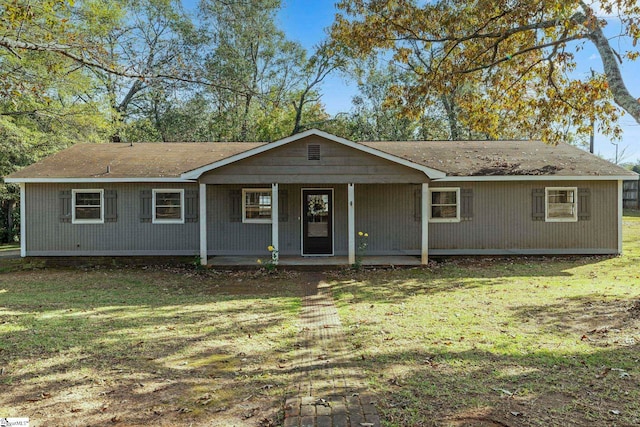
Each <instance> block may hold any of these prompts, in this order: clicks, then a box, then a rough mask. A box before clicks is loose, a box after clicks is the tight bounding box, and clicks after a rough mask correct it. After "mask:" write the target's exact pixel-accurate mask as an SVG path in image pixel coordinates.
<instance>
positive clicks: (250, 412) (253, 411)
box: [242, 408, 260, 420]
mask: <svg viewBox="0 0 640 427" xmlns="http://www.w3.org/2000/svg"><path fill="white" fill-rule="evenodd" d="M259 410H260V408H251V409H249V410H248V411H247V412H245V413H244V414H242V418H244V419H245V420H247V419H249V418H251V417H253V416H255V415H256V413H257V412H258V411H259Z"/></svg>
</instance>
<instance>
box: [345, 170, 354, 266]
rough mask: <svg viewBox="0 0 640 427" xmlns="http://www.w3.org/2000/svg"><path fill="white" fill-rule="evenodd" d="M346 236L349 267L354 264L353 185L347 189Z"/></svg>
mask: <svg viewBox="0 0 640 427" xmlns="http://www.w3.org/2000/svg"><path fill="white" fill-rule="evenodd" d="M347 200H348V202H347V203H348V208H347V213H348V215H347V236H349V240H348V242H349V265H353V264H355V263H356V207H355V189H354V186H353V183H350V184H349V185H348V187H347Z"/></svg>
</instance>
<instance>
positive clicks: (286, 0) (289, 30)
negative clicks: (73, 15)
mask: <svg viewBox="0 0 640 427" xmlns="http://www.w3.org/2000/svg"><path fill="white" fill-rule="evenodd" d="M194 2H195V1H194V0H185V1H184V3H185V4H188V3H194ZM282 3H283V8H282V10H281V11H280V13H279V14H278V23H279V26H280V28H281V29H282V30H283V31H284V32H285V33H286V34H287V36H288V38H289V39H291V40H295V41H297V42H299V43H300V44H301V45H302V46H304V47H305V48H306V49H307V50H308V51H309V52H311V51H312V50H313V47H314V46H315V45H316V44H317V43H319V42H320V41H321V40H323V39H324V38H326V37H327V28H328V27H329V26H330V25H331V23H332V22H333V19H334V16H335V13H336V9H335V1H334V0H282ZM615 30H616V22H615V21H610V24H609V26H608V29H607V33H610V34H612V35H613V34H614V33H615ZM612 45H613V46H614V48H616V49H619V50H621V51H624V50H626V49H631V48H632V47H631V46H630V44H629V43H626V44H625V43H624V41H623V40H619V39H612ZM577 55H578V65H579V68H578V69H577V70H576V73H577V75H588V74H589V73H590V72H591V71H590V70H591V69H594V70H595V71H601V70H602V65H601V62H600V58H599V56H598V55H597V51H596V50H595V48H594V47H592V45H591V44H589V43H587V44H585V48H584V50H582V51H580V52H579V53H578V54H577ZM622 73H623V76H624V77H625V82H626V84H627V87H628V88H629V90H630V92H631V93H632V94H634V95H635V96H637V97H639V98H640V79H639V78H638V77H637V76H639V75H640V62H636V63H632V64H624V65H623V67H622ZM321 92H322V95H323V96H322V102H323V103H324V105H325V108H326V110H327V112H328V113H329V114H332V115H333V114H336V113H339V112H346V111H349V109H350V108H351V98H352V97H353V96H354V95H355V94H356V85H355V84H354V83H353V82H349V81H347V79H346V78H345V77H344V76H340V75H332V76H329V77H328V78H327V79H326V80H325V82H324V84H323V86H322V88H321ZM620 123H621V125H622V127H623V129H624V134H623V137H622V140H620V141H613V142H615V143H616V144H618V151H619V153H622V152H623V151H624V157H623V158H622V161H625V162H628V161H630V162H636V163H637V162H640V125H638V123H636V121H635V120H634V119H632V118H631V117H630V116H629V115H626V117H623V118H622V119H621V121H620ZM611 142H612V141H611V140H610V139H608V138H606V137H604V136H603V135H600V134H597V133H596V136H595V152H596V154H600V155H601V156H603V157H605V158H607V159H610V160H613V159H614V157H615V151H616V146H615V145H614V144H612V143H611ZM619 155H620V154H619Z"/></svg>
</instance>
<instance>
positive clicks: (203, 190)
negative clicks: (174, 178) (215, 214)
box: [199, 184, 207, 265]
mask: <svg viewBox="0 0 640 427" xmlns="http://www.w3.org/2000/svg"><path fill="white" fill-rule="evenodd" d="M199 197H200V264H202V265H207V184H200V195H199Z"/></svg>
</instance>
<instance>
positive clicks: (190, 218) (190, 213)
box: [184, 190, 200, 222]
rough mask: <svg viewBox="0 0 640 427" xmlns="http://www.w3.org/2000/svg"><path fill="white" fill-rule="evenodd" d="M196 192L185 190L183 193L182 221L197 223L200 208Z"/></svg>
mask: <svg viewBox="0 0 640 427" xmlns="http://www.w3.org/2000/svg"><path fill="white" fill-rule="evenodd" d="M198 201H199V192H198V190H185V192H184V221H185V222H198V212H199V210H200V206H199V204H198Z"/></svg>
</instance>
